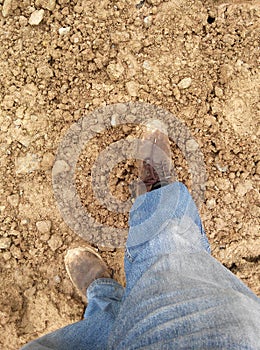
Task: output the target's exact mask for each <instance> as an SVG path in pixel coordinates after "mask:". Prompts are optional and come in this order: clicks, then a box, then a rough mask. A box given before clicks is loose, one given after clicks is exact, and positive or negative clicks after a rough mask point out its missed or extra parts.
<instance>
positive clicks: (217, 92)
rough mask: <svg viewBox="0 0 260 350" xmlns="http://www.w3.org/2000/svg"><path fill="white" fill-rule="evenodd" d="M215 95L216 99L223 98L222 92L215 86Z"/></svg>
mask: <svg viewBox="0 0 260 350" xmlns="http://www.w3.org/2000/svg"><path fill="white" fill-rule="evenodd" d="M215 95H216V96H217V97H222V96H223V90H222V89H221V88H220V87H218V86H215Z"/></svg>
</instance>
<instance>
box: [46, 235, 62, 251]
mask: <svg viewBox="0 0 260 350" xmlns="http://www.w3.org/2000/svg"><path fill="white" fill-rule="evenodd" d="M48 245H49V247H50V248H51V250H52V251H53V252H55V250H57V249H58V248H60V247H61V246H62V239H61V237H60V236H59V235H53V236H52V237H51V238H50V239H49V241H48Z"/></svg>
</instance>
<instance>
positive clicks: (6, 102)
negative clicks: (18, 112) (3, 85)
mask: <svg viewBox="0 0 260 350" xmlns="http://www.w3.org/2000/svg"><path fill="white" fill-rule="evenodd" d="M13 105H14V98H13V96H12V95H5V96H4V98H3V101H2V103H1V106H2V107H3V108H4V109H11V108H12V107H13Z"/></svg>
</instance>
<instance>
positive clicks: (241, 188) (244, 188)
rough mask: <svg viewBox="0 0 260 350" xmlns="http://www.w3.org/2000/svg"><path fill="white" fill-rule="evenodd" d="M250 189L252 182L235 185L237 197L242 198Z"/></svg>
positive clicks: (247, 181)
mask: <svg viewBox="0 0 260 350" xmlns="http://www.w3.org/2000/svg"><path fill="white" fill-rule="evenodd" d="M252 188H253V185H252V182H251V181H250V180H246V181H245V182H244V183H239V184H237V186H236V189H235V191H236V193H237V194H238V195H239V196H241V197H243V196H244V195H245V194H246V193H247V192H248V191H250V190H252Z"/></svg>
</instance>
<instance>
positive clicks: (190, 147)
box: [186, 139, 199, 152]
mask: <svg viewBox="0 0 260 350" xmlns="http://www.w3.org/2000/svg"><path fill="white" fill-rule="evenodd" d="M198 148H199V147H198V144H197V142H196V141H195V140H193V139H190V140H188V141H186V150H187V151H188V152H194V151H197V150H198Z"/></svg>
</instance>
